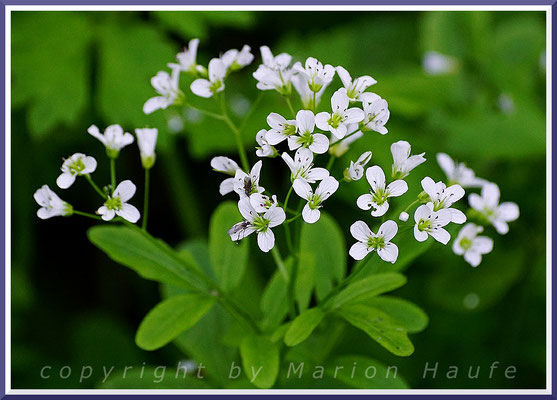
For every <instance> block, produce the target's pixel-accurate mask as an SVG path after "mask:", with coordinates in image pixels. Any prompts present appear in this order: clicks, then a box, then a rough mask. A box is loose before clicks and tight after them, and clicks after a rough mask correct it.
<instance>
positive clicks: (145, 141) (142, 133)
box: [135, 128, 159, 169]
mask: <svg viewBox="0 0 557 400" xmlns="http://www.w3.org/2000/svg"><path fill="white" fill-rule="evenodd" d="M158 133H159V131H158V130H157V128H143V129H136V130H135V135H136V136H137V145H138V146H139V154H140V156H141V164H142V165H143V168H145V169H149V168H151V167H152V166H153V165H154V164H155V157H156V156H155V146H156V145H157V135H158Z"/></svg>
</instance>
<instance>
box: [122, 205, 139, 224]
mask: <svg viewBox="0 0 557 400" xmlns="http://www.w3.org/2000/svg"><path fill="white" fill-rule="evenodd" d="M116 214H117V215H119V216H120V217H122V218H124V219H125V220H127V221H130V222H131V223H132V224H135V223H136V222H137V221H138V220H139V217H140V214H139V210H138V209H137V208H135V207H134V206H132V205H131V204H128V203H124V204H122V208H121V209H119V210H116Z"/></svg>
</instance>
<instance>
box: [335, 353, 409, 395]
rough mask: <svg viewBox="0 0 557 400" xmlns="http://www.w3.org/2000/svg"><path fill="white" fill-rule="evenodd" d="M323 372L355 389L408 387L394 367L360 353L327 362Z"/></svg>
mask: <svg viewBox="0 0 557 400" xmlns="http://www.w3.org/2000/svg"><path fill="white" fill-rule="evenodd" d="M395 368H396V367H395ZM325 373H327V375H329V376H331V377H333V378H335V379H338V380H339V381H341V382H343V383H345V384H347V385H348V386H350V387H353V388H356V389H408V388H409V387H408V384H407V383H406V382H405V381H404V379H402V378H401V377H400V376H399V375H398V371H397V370H396V369H394V368H391V369H389V368H387V367H386V366H385V365H384V364H382V363H380V362H379V361H377V360H374V359H372V358H368V357H365V356H361V355H342V356H339V357H337V358H335V359H333V360H332V361H330V362H329V363H327V366H326V367H325Z"/></svg>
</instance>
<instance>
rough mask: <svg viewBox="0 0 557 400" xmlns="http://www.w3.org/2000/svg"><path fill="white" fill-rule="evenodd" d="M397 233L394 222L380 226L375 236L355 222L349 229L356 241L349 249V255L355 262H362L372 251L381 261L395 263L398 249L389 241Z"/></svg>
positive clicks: (361, 222)
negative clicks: (374, 251)
mask: <svg viewBox="0 0 557 400" xmlns="http://www.w3.org/2000/svg"><path fill="white" fill-rule="evenodd" d="M397 232H398V226H397V224H396V222H395V221H392V220H388V221H385V222H383V223H382V224H381V226H380V227H379V231H377V234H375V233H373V232H372V231H371V229H369V226H367V224H366V223H365V222H363V221H356V222H354V223H353V224H352V226H351V227H350V233H351V234H352V236H354V239H356V240H357V242H356V243H354V244H353V245H352V247H350V251H349V254H350V255H351V256H352V258H354V259H355V260H363V259H364V258H365V256H367V255H368V254H369V253H371V252H372V251H373V250H376V251H377V254H378V255H379V257H381V259H382V260H383V261H386V262H390V263H393V264H394V263H395V262H396V259H397V258H398V247H397V245H396V244H394V243H391V240H392V239H393V238H394V237H395V235H396V233H397Z"/></svg>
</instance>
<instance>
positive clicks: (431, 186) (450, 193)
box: [422, 176, 466, 224]
mask: <svg viewBox="0 0 557 400" xmlns="http://www.w3.org/2000/svg"><path fill="white" fill-rule="evenodd" d="M422 188H423V189H424V191H425V192H426V193H427V194H428V196H429V198H430V202H429V203H428V204H430V206H431V209H432V210H433V211H439V210H441V209H447V210H449V211H450V213H451V222H454V223H455V224H463V223H464V222H466V215H464V213H463V212H462V211H460V210H457V209H456V208H451V206H452V205H453V204H454V203H456V202H457V201H459V200H460V199H461V198H462V197H463V196H464V189H463V188H462V186H460V185H456V184H455V185H451V186H449V187H447V186H445V184H444V183H443V182H437V183H435V182H434V181H433V179H431V178H430V177H429V176H426V177H425V178H424V179H422Z"/></svg>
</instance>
